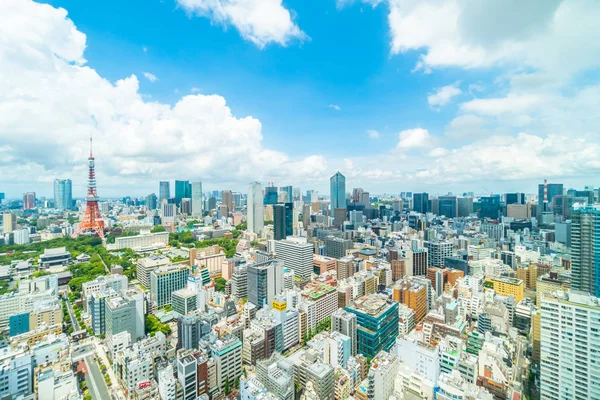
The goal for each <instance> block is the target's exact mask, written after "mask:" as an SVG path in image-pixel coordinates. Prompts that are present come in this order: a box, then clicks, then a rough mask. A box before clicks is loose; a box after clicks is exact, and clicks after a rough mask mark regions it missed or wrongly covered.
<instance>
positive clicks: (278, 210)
mask: <svg viewBox="0 0 600 400" xmlns="http://www.w3.org/2000/svg"><path fill="white" fill-rule="evenodd" d="M273 225H274V232H273V238H274V239H275V240H282V239H285V238H286V237H288V236H292V235H293V234H294V204H293V203H283V204H275V205H274V206H273Z"/></svg>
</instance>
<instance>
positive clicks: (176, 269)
mask: <svg viewBox="0 0 600 400" xmlns="http://www.w3.org/2000/svg"><path fill="white" fill-rule="evenodd" d="M189 274H190V269H189V267H187V266H185V265H176V264H173V265H166V266H162V267H159V268H158V269H155V270H153V271H152V272H151V273H150V293H151V295H152V300H153V301H155V302H156V304H157V306H158V307H162V306H164V305H166V304H171V300H172V298H171V297H172V294H173V292H175V291H177V290H180V289H183V288H184V287H186V285H187V278H188V276H189Z"/></svg>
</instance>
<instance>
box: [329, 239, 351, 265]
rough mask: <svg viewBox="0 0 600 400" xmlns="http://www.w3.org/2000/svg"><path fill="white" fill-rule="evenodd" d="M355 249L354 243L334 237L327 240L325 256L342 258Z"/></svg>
mask: <svg viewBox="0 0 600 400" xmlns="http://www.w3.org/2000/svg"><path fill="white" fill-rule="evenodd" d="M353 247H354V242H352V240H349V239H342V238H339V237H334V236H327V237H326V238H325V255H326V256H327V257H333V258H338V259H339V258H342V257H345V256H346V252H347V251H348V250H350V249H352V248H353Z"/></svg>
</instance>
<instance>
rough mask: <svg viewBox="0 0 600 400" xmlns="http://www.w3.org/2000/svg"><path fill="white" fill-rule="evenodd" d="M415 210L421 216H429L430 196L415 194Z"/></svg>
mask: <svg viewBox="0 0 600 400" xmlns="http://www.w3.org/2000/svg"><path fill="white" fill-rule="evenodd" d="M413 210H414V211H415V212H418V213H421V214H427V213H428V212H429V211H431V210H430V209H429V194H427V193H413Z"/></svg>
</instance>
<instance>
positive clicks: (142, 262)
mask: <svg viewBox="0 0 600 400" xmlns="http://www.w3.org/2000/svg"><path fill="white" fill-rule="evenodd" d="M166 265H169V259H168V258H167V257H163V256H156V255H151V256H149V257H146V258H140V259H139V260H138V262H137V274H136V276H137V280H138V282H140V283H141V284H142V285H143V286H144V287H145V288H146V289H150V273H151V272H152V271H154V270H155V269H158V268H159V267H162V266H166Z"/></svg>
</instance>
